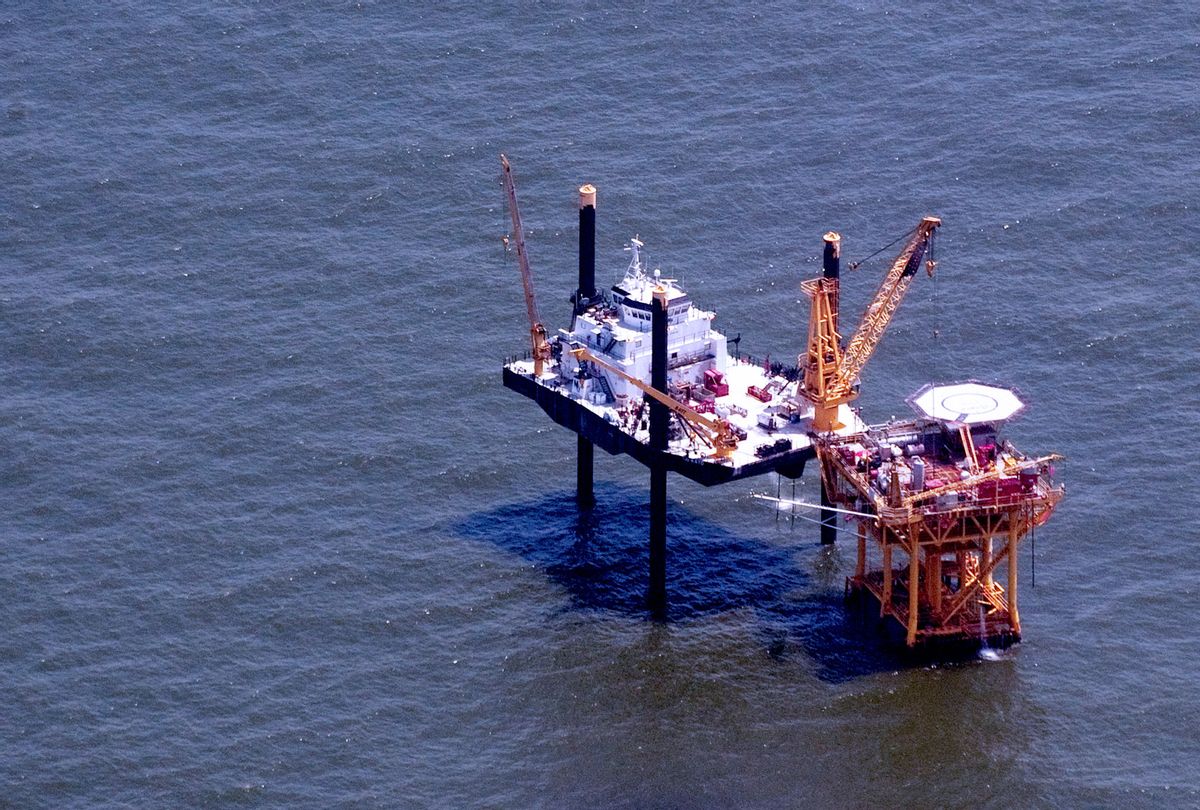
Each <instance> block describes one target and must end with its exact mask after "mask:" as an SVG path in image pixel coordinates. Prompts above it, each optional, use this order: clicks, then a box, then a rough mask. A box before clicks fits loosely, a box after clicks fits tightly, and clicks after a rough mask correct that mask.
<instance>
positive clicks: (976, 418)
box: [908, 381, 1025, 425]
mask: <svg viewBox="0 0 1200 810" xmlns="http://www.w3.org/2000/svg"><path fill="white" fill-rule="evenodd" d="M908 404H909V405H911V406H912V408H913V410H915V411H916V412H917V413H918V414H920V415H921V416H925V417H929V418H930V419H937V420H938V421H941V422H952V423H955V424H960V425H978V424H983V423H987V422H1004V421H1006V420H1008V419H1012V418H1013V417H1014V416H1016V415H1017V414H1018V413H1020V412H1021V411H1022V410H1023V409H1024V408H1025V403H1023V402H1022V401H1021V400H1020V398H1019V397H1017V394H1016V392H1014V391H1012V390H1010V389H1008V388H1000V387H998V386H994V385H985V384H984V383H980V382H975V381H968V382H961V383H951V384H934V385H927V386H925V387H924V388H922V389H921V390H920V391H918V392H917V393H915V394H913V395H912V396H911V397H909V398H908Z"/></svg>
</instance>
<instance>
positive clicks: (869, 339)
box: [838, 217, 942, 384]
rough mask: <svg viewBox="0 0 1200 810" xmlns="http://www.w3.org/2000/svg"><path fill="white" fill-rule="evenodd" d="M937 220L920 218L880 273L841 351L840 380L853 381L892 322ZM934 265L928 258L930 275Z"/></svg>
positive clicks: (927, 248)
mask: <svg viewBox="0 0 1200 810" xmlns="http://www.w3.org/2000/svg"><path fill="white" fill-rule="evenodd" d="M941 224H942V221H941V220H940V219H938V218H937V217H925V218H924V219H922V220H921V224H919V225H918V226H917V230H916V232H915V233H913V236H912V238H911V239H909V241H908V244H907V245H905V246H904V250H902V251H901V252H900V255H899V256H897V257H896V260H895V261H894V262H892V267H891V269H890V270H888V273H887V275H886V276H884V278H883V282H882V283H881V284H880V285H879V289H878V290H877V291H876V293H875V297H874V298H873V299H872V300H871V304H870V305H869V306H868V307H867V311H866V312H865V313H863V318H862V322H860V323H859V325H858V329H857V330H855V332H854V336H853V337H851V338H850V342H849V343H848V344H847V345H846V350H845V351H844V352H843V353H842V362H841V366H840V368H839V369H838V376H839V378H840V379H841V380H842V381H843V382H845V383H847V384H853V382H854V380H855V378H857V377H858V375H859V374H860V373H861V372H862V370H863V367H864V366H865V365H866V364H867V361H868V360H870V359H871V355H872V354H874V353H875V348H876V347H877V346H878V345H879V340H880V338H882V337H883V333H884V331H886V330H887V328H888V324H890V323H891V322H892V316H893V315H895V314H896V308H897V307H898V306H900V302H901V301H903V300H904V294H905V293H907V292H908V288H909V287H910V286H911V285H912V280H913V278H914V277H915V276H916V274H917V270H919V269H920V267H921V262H922V260H923V259H924V258H925V254H926V252H927V251H928V250H929V247H930V245H931V244H932V241H933V233H934V231H935V230H936V229H937V227H938V226H939V225H941ZM934 266H935V265H934V264H933V263H932V261H931V262H930V264H929V265H928V271H929V275H930V276H932V275H933V269H934Z"/></svg>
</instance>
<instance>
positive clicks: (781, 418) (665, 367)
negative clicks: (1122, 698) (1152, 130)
mask: <svg viewBox="0 0 1200 810" xmlns="http://www.w3.org/2000/svg"><path fill="white" fill-rule="evenodd" d="M501 164H502V170H503V179H504V187H505V192H506V196H507V202H508V208H509V213H510V216H511V220H512V226H513V234H512V237H511V241H510V239H509V238H508V237H506V239H505V244H506V245H509V244H511V243H512V242H515V247H516V254H517V262H518V265H519V267H520V271H521V279H522V285H523V288H524V294H525V303H526V310H527V316H528V320H529V338H530V348H529V351H528V352H527V353H526V354H525V355H523V356H521V357H512V358H509V359H508V360H507V361H506V362H505V364H504V384H505V385H506V386H507V387H509V388H511V389H513V390H515V391H517V392H518V393H520V394H522V395H524V396H527V397H529V398H530V399H533V400H534V401H535V402H536V403H537V404H538V405H539V406H540V407H541V408H542V409H543V410H544V411H545V412H546V413H547V414H548V415H549V416H550V417H551V418H552V419H554V421H556V422H557V423H559V424H560V425H563V426H564V427H567V428H569V429H571V430H572V431H574V432H575V433H577V434H578V448H577V449H578V461H577V500H578V502H579V504H580V507H581V508H585V509H586V508H590V507H591V506H592V505H593V504H594V502H595V498H594V493H593V477H592V475H593V473H592V466H593V454H594V447H595V446H596V445H599V446H600V447H601V448H602V449H604V450H605V451H607V452H609V453H612V454H618V453H624V454H628V455H630V456H633V457H634V458H636V459H637V460H639V461H641V462H642V463H643V464H645V465H646V466H647V467H648V468H649V469H650V537H649V545H650V572H649V573H650V576H649V588H648V604H649V607H650V609H651V611H652V613H653V614H654V615H656V616H661V615H664V614H665V608H666V473H667V472H668V471H674V472H677V473H679V474H682V475H684V476H686V477H688V478H690V479H692V480H694V481H697V482H699V483H701V484H704V485H706V486H712V485H715V484H720V483H724V482H726V481H731V480H737V479H740V478H748V477H751V476H757V475H761V474H763V473H767V472H775V473H778V474H780V475H782V476H784V477H788V478H792V479H795V478H798V477H800V476H801V475H802V474H803V472H804V469H805V466H806V463H807V462H808V461H810V460H813V459H816V460H817V461H818V463H819V467H820V478H821V504H820V506H819V508H820V510H821V540H822V542H823V543H832V542H834V540H835V538H836V536H837V534H838V526H837V520H838V517H839V515H840V516H841V517H843V518H844V519H846V520H847V521H849V522H850V523H852V524H854V525H855V526H856V529H857V538H858V556H857V562H856V566H855V573H854V576H852V577H849V578H847V581H846V595H847V600H848V602H850V603H851V604H853V605H856V606H858V607H859V608H860V609H862V610H864V611H866V612H867V613H869V614H871V615H875V616H877V617H878V619H879V622H880V626H881V627H882V628H883V629H885V630H887V631H889V634H890V635H893V636H896V637H897V638H899V639H902V640H903V644H904V645H905V646H907V647H908V648H917V647H931V646H935V645H943V644H951V645H964V644H965V645H968V646H972V645H973V646H978V645H983V644H986V645H988V646H992V647H1003V646H1007V645H1008V644H1011V643H1013V642H1014V641H1017V640H1019V638H1020V635H1021V625H1020V615H1019V612H1018V606H1017V590H1018V582H1017V572H1018V558H1017V550H1018V547H1019V545H1020V543H1021V541H1022V539H1023V538H1024V537H1025V536H1026V535H1028V534H1029V533H1030V532H1031V531H1032V530H1033V529H1034V528H1036V527H1037V526H1040V525H1042V524H1043V523H1045V522H1046V520H1047V519H1048V518H1049V517H1050V514H1051V512H1052V511H1053V509H1054V507H1055V506H1056V505H1057V504H1058V502H1059V501H1060V500H1061V499H1062V497H1063V494H1064V490H1063V488H1062V487H1061V486H1060V485H1056V484H1055V483H1054V481H1053V467H1052V464H1053V462H1054V461H1056V460H1058V458H1059V457H1058V456H1055V455H1047V456H1041V457H1037V458H1032V457H1027V456H1025V455H1023V454H1022V453H1020V452H1019V451H1018V450H1017V449H1016V448H1015V447H1014V446H1013V445H1012V444H1011V442H1009V441H1007V440H1006V439H1005V438H1004V437H1003V436H1002V434H1001V430H1002V427H1003V425H1004V424H1005V422H1006V421H1007V420H1009V419H1011V418H1012V417H1014V416H1015V415H1016V414H1017V413H1019V412H1020V411H1021V410H1022V409H1023V403H1022V402H1021V401H1020V399H1019V397H1018V396H1017V394H1016V393H1015V392H1013V391H1011V390H1009V389H1004V388H999V387H995V386H990V385H985V384H982V383H978V382H975V381H968V382H964V383H955V384H951V385H936V386H934V385H930V386H926V387H925V388H923V389H921V390H920V391H918V392H917V393H916V394H914V395H913V396H912V397H910V398H909V404H910V405H911V406H912V407H913V408H914V410H915V411H916V412H917V418H916V419H913V420H908V421H893V422H889V423H887V424H883V425H867V424H865V423H864V422H862V421H861V419H860V417H859V415H858V413H857V411H856V410H855V409H853V408H852V407H851V403H852V402H854V400H856V399H857V397H858V395H859V392H860V374H861V372H862V370H863V369H864V367H865V366H866V364H867V361H868V360H869V359H870V357H871V355H872V354H873V353H874V351H875V348H876V347H877V346H878V344H879V341H880V339H881V338H882V337H883V334H884V332H885V331H886V329H887V327H888V325H889V324H890V322H891V320H892V317H893V316H894V314H895V312H896V310H897V308H898V306H899V305H900V303H901V301H902V300H903V298H904V296H905V294H906V293H907V291H908V289H909V287H910V286H911V284H912V282H913V280H914V279H915V277H916V276H917V275H918V272H919V270H920V269H921V268H922V267H924V268H925V270H926V271H927V273H928V274H929V275H930V276H932V275H933V273H934V269H935V267H936V262H935V261H934V259H933V242H934V235H935V233H936V230H937V228H938V227H939V226H940V225H941V221H940V220H939V219H937V218H935V217H925V218H924V219H922V220H921V222H920V223H919V224H918V225H917V227H916V228H915V229H914V230H913V231H912V232H911V233H910V234H908V235H906V236H907V241H906V242H905V245H904V248H903V249H902V250H901V252H900V254H899V255H898V256H897V257H896V259H895V260H894V261H893V262H892V264H891V266H890V268H889V270H888V272H887V273H886V274H885V276H884V278H883V280H882V282H881V283H880V285H879V288H878V290H877V291H876V293H875V296H874V297H873V299H872V300H871V302H870V303H869V304H868V306H867V308H866V311H865V313H864V315H863V317H862V319H861V322H860V323H859V325H858V327H857V328H856V329H855V331H854V333H853V334H852V335H851V336H850V337H849V338H848V339H845V338H844V337H843V333H842V331H841V323H840V312H839V299H840V294H839V293H840V289H839V285H840V276H841V237H840V236H839V235H838V234H837V233H833V232H830V233H827V234H825V237H824V253H823V259H822V271H821V275H820V276H819V277H818V278H814V279H809V280H805V281H803V282H802V283H801V289H802V290H803V291H804V292H805V294H806V295H807V296H808V298H809V300H810V302H811V309H810V315H809V324H808V343H807V349H806V352H805V353H804V354H803V355H801V356H800V357H799V358H798V362H797V364H796V365H795V366H790V367H789V366H785V365H783V364H779V363H775V364H772V363H770V362H762V363H760V362H758V361H756V360H754V359H753V358H743V357H742V356H741V355H740V352H738V354H737V356H735V357H731V356H730V355H729V352H728V348H727V343H728V342H730V341H727V340H726V338H725V336H724V335H723V334H721V333H720V332H718V331H717V330H716V329H715V328H714V325H713V321H714V320H715V317H716V316H715V313H713V312H710V311H706V310H703V309H700V308H699V307H697V306H696V305H695V304H694V303H693V302H692V301H691V299H690V297H689V296H688V294H687V293H686V292H685V291H684V290H683V289H682V288H681V287H680V286H679V284H678V283H677V282H676V281H675V280H673V279H670V278H666V277H664V276H663V275H662V273H661V272H660V271H659V270H654V271H650V270H649V269H648V268H647V267H646V265H645V264H644V262H643V259H642V250H641V249H642V248H643V247H644V245H643V244H642V242H641V241H640V240H638V239H637V238H636V237H634V238H632V239H631V240H630V242H629V245H628V247H627V248H626V249H627V250H628V251H629V252H630V254H631V260H630V262H629V266H628V267H627V269H626V271H625V275H624V277H623V278H622V279H621V281H620V282H618V283H617V284H615V285H613V287H612V288H611V290H610V292H609V293H608V294H604V293H601V292H600V291H599V290H598V289H597V287H596V282H595V244H596V240H595V217H596V189H595V188H594V187H593V186H591V185H584V186H582V187H581V188H580V189H579V224H580V230H579V233H580V237H579V245H580V248H579V285H578V288H577V290H576V292H575V295H574V296H572V303H573V311H572V318H571V326H570V328H569V329H562V330H559V332H558V333H557V334H555V335H554V336H550V335H549V334H548V331H547V329H546V327H545V326H544V322H543V321H542V319H541V315H540V312H539V309H538V306H537V299H536V295H535V292H534V286H533V276H532V271H531V269H530V263H529V256H528V251H527V247H526V244H525V238H524V227H523V224H522V221H521V216H520V212H519V208H518V205H517V197H516V186H515V183H514V181H513V177H512V169H511V166H510V165H509V162H508V160H507V158H505V157H504V156H503V155H502V156H501ZM802 505H805V506H806V504H802ZM1001 571H1003V573H1004V575H1005V585H1003V586H1002V585H1001V584H1000V582H999V578H998V576H997V574H998V573H999V572H1001Z"/></svg>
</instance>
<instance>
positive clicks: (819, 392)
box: [800, 217, 942, 433]
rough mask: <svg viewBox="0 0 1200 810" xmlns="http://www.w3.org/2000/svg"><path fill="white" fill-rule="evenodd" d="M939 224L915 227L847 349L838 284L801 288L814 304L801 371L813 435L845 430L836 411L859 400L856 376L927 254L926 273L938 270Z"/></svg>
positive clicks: (810, 283)
mask: <svg viewBox="0 0 1200 810" xmlns="http://www.w3.org/2000/svg"><path fill="white" fill-rule="evenodd" d="M941 224H942V221H941V220H940V219H938V218H937V217H925V218H924V219H922V220H921V222H920V224H919V225H917V228H916V230H915V231H914V232H913V235H912V237H911V238H910V239H909V240H908V243H907V244H906V245H905V246H904V249H903V250H902V251H900V255H899V256H897V257H896V260H895V261H894V262H892V267H891V269H890V270H889V271H888V273H887V275H886V276H884V278H883V282H882V283H881V284H880V285H879V289H878V290H877V291H876V292H875V297H874V298H873V299H872V300H871V303H870V304H869V305H868V306H867V311H866V312H865V313H864V314H863V318H862V322H861V323H860V324H859V325H858V329H857V330H856V331H855V333H854V336H853V337H851V338H850V342H849V343H847V344H846V348H845V349H843V348H842V344H841V335H840V334H838V331H837V330H838V280H837V279H836V278H815V279H809V280H807V281H804V282H803V283H802V284H801V285H800V287H801V289H803V290H804V292H805V293H806V294H807V295H808V296H809V298H810V299H811V300H812V311H811V314H810V316H809V322H808V350H807V354H806V355H805V356H804V357H801V358H800V367H801V368H803V369H804V396H805V397H806V398H807V399H808V400H809V401H810V402H812V404H813V422H812V427H813V430H814V431H816V432H820V433H825V432H828V431H831V430H837V429H839V428H842V427H845V425H843V424H842V423H841V422H839V421H838V419H837V413H838V406H839V405H842V404H844V403H846V402H852V401H853V400H855V399H857V398H858V376H859V374H860V373H861V372H862V369H863V367H864V366H865V365H866V364H867V361H868V360H870V359H871V355H872V354H873V353H874V352H875V348H876V347H877V346H878V345H879V340H880V338H882V337H883V333H884V331H885V330H886V329H887V327H888V324H890V323H891V321H892V316H893V315H894V314H895V313H896V308H897V307H898V306H899V305H900V302H901V301H902V300H903V299H904V294H905V293H907V292H908V288H909V286H911V285H912V280H913V277H914V276H915V275H916V273H917V270H918V269H919V268H920V266H921V262H922V260H923V259H924V258H925V255H926V253H929V255H930V257H931V258H930V259H929V261H928V262H927V263H926V270H927V271H928V273H929V275H930V276H933V270H934V267H935V266H936V265H935V263H934V261H933V259H932V245H933V233H934V231H935V230H936V229H937V227H938V226H939V225H941ZM830 238H837V237H836V234H829V235H828V236H827V237H826V239H827V240H829V239H830Z"/></svg>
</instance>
